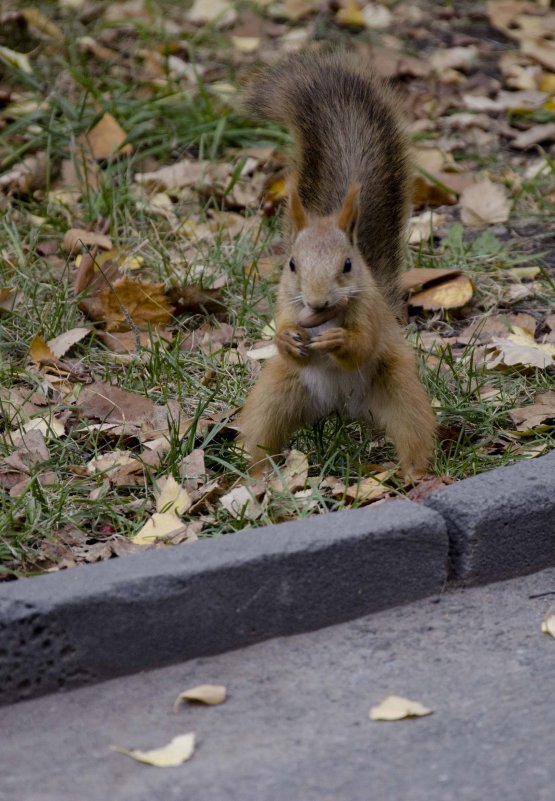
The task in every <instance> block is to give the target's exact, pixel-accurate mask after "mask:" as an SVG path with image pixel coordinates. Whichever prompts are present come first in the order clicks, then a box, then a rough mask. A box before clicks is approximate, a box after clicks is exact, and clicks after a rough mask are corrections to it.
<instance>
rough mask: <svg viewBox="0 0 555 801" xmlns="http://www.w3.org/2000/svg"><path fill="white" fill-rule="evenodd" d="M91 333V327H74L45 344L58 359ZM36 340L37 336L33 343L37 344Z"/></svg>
mask: <svg viewBox="0 0 555 801" xmlns="http://www.w3.org/2000/svg"><path fill="white" fill-rule="evenodd" d="M90 333H91V329H90V328H72V329H70V330H69V331H65V332H64V333H63V334H60V335H59V336H57V337H54V338H53V339H49V340H48V342H46V343H45V344H46V347H47V348H48V349H49V350H50V352H51V353H53V354H54V357H55V358H56V359H61V358H62V356H64V355H65V354H66V353H67V352H68V350H71V348H72V347H73V346H74V345H76V344H77V343H78V342H81V340H82V339H84V338H85V337H86V336H88V335H89V334H90ZM35 342H36V337H35V340H34V341H33V344H35ZM32 348H33V346H31V349H32ZM31 358H33V356H31Z"/></svg>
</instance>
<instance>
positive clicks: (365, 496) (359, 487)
mask: <svg viewBox="0 0 555 801" xmlns="http://www.w3.org/2000/svg"><path fill="white" fill-rule="evenodd" d="M389 475H390V473H389V472H387V471H386V472H383V473H377V474H376V477H374V476H365V477H364V478H361V479H360V481H357V482H356V484H351V485H350V486H349V487H347V489H346V491H345V496H346V497H347V498H349V499H350V500H352V501H358V502H361V503H362V502H366V501H375V500H377V499H378V498H382V497H383V496H384V495H387V494H388V492H389V490H388V488H387V487H386V486H384V480H385V479H387V478H388V476H389Z"/></svg>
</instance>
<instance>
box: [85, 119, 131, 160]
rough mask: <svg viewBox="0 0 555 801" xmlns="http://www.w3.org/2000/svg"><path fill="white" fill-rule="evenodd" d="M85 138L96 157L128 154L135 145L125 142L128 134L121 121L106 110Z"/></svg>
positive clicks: (100, 158) (103, 157) (105, 157)
mask: <svg viewBox="0 0 555 801" xmlns="http://www.w3.org/2000/svg"><path fill="white" fill-rule="evenodd" d="M85 139H86V141H87V143H88V145H89V147H90V150H91V153H92V154H93V156H94V158H95V159H98V160H102V159H109V158H110V157H111V156H114V155H116V153H117V155H125V156H126V155H128V154H129V153H132V152H133V146H132V145H130V144H129V143H128V144H124V143H125V140H126V139H127V134H126V133H125V131H124V130H123V128H122V127H121V125H120V124H119V122H118V121H117V120H116V119H115V117H113V116H112V115H111V114H110V113H108V112H106V113H105V114H103V116H102V117H101V118H100V120H99V121H98V122H97V123H96V125H95V126H94V127H93V128H91V129H90V131H88V133H87V134H86V136H85Z"/></svg>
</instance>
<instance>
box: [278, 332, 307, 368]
mask: <svg viewBox="0 0 555 801" xmlns="http://www.w3.org/2000/svg"><path fill="white" fill-rule="evenodd" d="M309 342H310V339H309V337H308V334H307V333H306V332H305V331H303V330H302V329H297V328H284V329H283V330H282V331H278V333H277V334H276V345H277V348H278V350H279V352H280V353H281V354H282V356H289V357H291V358H293V359H296V361H301V362H304V361H307V359H308V358H309V356H310V353H309V351H308V343H309Z"/></svg>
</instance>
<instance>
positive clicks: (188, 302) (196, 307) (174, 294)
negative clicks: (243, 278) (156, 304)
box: [168, 286, 227, 315]
mask: <svg viewBox="0 0 555 801" xmlns="http://www.w3.org/2000/svg"><path fill="white" fill-rule="evenodd" d="M168 299H169V301H170V303H171V304H172V305H173V306H174V313H175V314H176V315H180V314H186V313H188V314H216V315H218V314H219V315H227V308H226V304H225V301H224V298H223V295H222V291H221V289H203V288H202V287H200V286H181V287H170V289H169V290H168Z"/></svg>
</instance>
